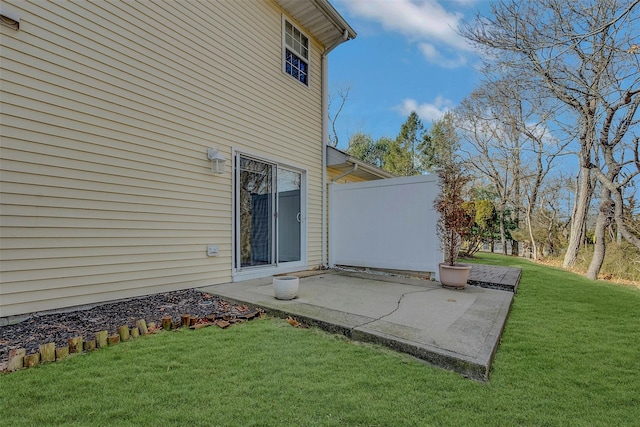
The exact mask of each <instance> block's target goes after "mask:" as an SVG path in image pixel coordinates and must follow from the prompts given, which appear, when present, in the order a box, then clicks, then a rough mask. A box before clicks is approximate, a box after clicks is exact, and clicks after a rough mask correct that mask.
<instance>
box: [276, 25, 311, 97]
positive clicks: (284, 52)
mask: <svg viewBox="0 0 640 427" xmlns="http://www.w3.org/2000/svg"><path fill="white" fill-rule="evenodd" d="M287 23H288V24H290V25H291V26H292V27H293V28H294V29H295V30H297V31H299V32H300V34H301V35H303V36H304V37H306V39H307V46H306V47H307V58H304V57H303V56H302V55H301V54H300V52H298V51H297V50H296V49H295V47H294V46H291V45H289V44H288V43H287ZM287 49H288V50H290V51H291V52H292V53H293V54H294V55H295V56H296V57H297V58H298V59H300V60H301V61H302V62H304V63H305V64H307V82H306V83H304V82H302V81H300V79H298V78H296V77H294V76H292V75H291V74H290V73H288V72H287ZM282 72H283V73H284V74H286V75H287V76H289V77H290V78H292V79H293V80H296V81H297V82H298V83H300V84H301V85H303V86H305V87H310V86H311V37H309V35H308V34H307V33H305V32H304V31H302V30H301V29H300V27H298V26H297V25H296V24H294V23H293V21H292V20H290V19H288V18H287V17H286V16H285V15H282Z"/></svg>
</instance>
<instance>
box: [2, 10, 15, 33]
mask: <svg viewBox="0 0 640 427" xmlns="http://www.w3.org/2000/svg"><path fill="white" fill-rule="evenodd" d="M0 24H2V25H4V26H5V27H9V28H12V29H14V30H16V31H18V30H19V29H20V16H18V14H17V13H15V12H12V11H10V10H7V8H6V7H5V6H3V5H0Z"/></svg>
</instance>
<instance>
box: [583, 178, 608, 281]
mask: <svg viewBox="0 0 640 427" xmlns="http://www.w3.org/2000/svg"><path fill="white" fill-rule="evenodd" d="M600 197H601V198H600V209H599V211H598V219H597V220H596V229H595V232H594V236H593V238H594V240H595V241H594V242H593V258H591V263H590V264H589V269H588V270H587V278H589V279H591V280H597V279H598V273H599V272H600V269H601V268H602V263H603V262H604V256H605V253H606V249H607V243H606V238H605V230H606V228H607V226H608V225H609V224H610V222H611V191H610V190H609V189H607V187H605V186H602V194H601V196H600Z"/></svg>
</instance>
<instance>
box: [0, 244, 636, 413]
mask: <svg viewBox="0 0 640 427" xmlns="http://www.w3.org/2000/svg"><path fill="white" fill-rule="evenodd" d="M475 262H482V263H486V264H497V265H511V266H518V267H522V269H523V276H522V281H521V284H520V287H519V292H518V295H517V296H516V298H515V300H514V304H513V307H512V310H511V314H510V317H509V320H508V323H507V327H506V329H505V331H504V334H503V340H502V343H501V344H500V348H499V350H498V353H497V355H496V358H495V361H494V364H493V368H492V373H491V380H490V382H489V383H487V384H480V383H476V382H473V381H470V380H467V379H464V378H461V377H460V376H459V375H457V374H455V373H452V372H447V371H444V370H441V369H437V368H434V367H431V366H429V365H425V364H423V363H420V362H417V361H415V360H413V359H411V358H409V357H406V356H403V355H400V354H397V353H394V352H392V351H390V350H386V349H383V348H380V347H376V346H371V345H363V344H358V343H354V342H350V341H347V340H346V339H345V338H343V337H339V336H333V335H329V334H326V333H324V332H321V331H319V330H316V329H294V328H292V327H291V326H289V325H288V324H287V323H286V322H284V321H281V320H278V319H268V320H261V321H253V322H249V323H245V324H242V325H237V326H234V327H232V328H230V329H227V330H220V329H217V328H206V329H202V330H199V331H197V332H193V331H177V332H171V333H161V334H158V335H154V336H151V337H144V338H139V339H137V340H135V341H131V342H127V343H122V344H120V345H118V346H114V347H110V348H107V349H105V350H101V351H98V352H95V353H91V354H87V355H82V356H75V357H72V358H70V359H68V360H66V361H64V362H59V363H54V364H49V365H45V366H40V367H37V368H32V369H28V370H23V371H19V372H14V373H11V374H6V375H2V376H0V424H1V425H11V426H22V425H98V426H99V425H130V426H140V425H149V426H155V425H159V426H160V425H161V426H173V425H175V426H183V425H211V426H236V425H239V426H285V425H286V426H315V425H318V426H343V425H353V426H360V425H361V426H404V425H407V426H422V425H492V426H494V425H495V426H500V425H504V426H513V425H540V426H542V425H544V426H556V425H557V426H583V425H584V426H611V425H616V426H625V425H629V426H631V425H638V420H639V419H640V327H639V325H640V291H638V290H636V289H632V288H628V287H624V286H621V285H614V284H609V283H606V282H593V281H589V280H586V279H584V278H582V277H580V276H578V275H575V274H572V273H568V272H565V271H562V270H559V269H554V268H549V267H545V266H541V265H536V264H533V263H530V262H528V261H526V260H521V259H515V258H508V257H501V256H496V255H480V256H479V258H478V259H477V260H476V261H475Z"/></svg>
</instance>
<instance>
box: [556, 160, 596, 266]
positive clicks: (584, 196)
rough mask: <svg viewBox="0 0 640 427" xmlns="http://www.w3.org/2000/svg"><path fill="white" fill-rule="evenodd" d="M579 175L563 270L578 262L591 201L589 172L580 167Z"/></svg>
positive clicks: (591, 189) (591, 191) (591, 190)
mask: <svg viewBox="0 0 640 427" xmlns="http://www.w3.org/2000/svg"><path fill="white" fill-rule="evenodd" d="M580 174H581V175H580V190H579V196H578V198H577V199H576V202H575V210H574V215H573V218H572V219H571V232H570V234H569V246H568V247H567V253H566V254H565V255H564V262H563V263H562V266H563V267H564V268H569V267H571V266H573V265H574V264H575V263H576V261H577V260H578V251H579V250H580V246H581V245H582V238H583V236H584V232H585V228H586V222H587V212H588V210H589V202H590V201H591V195H592V194H593V188H592V186H591V172H590V170H589V169H588V168H585V167H582V168H581V172H580Z"/></svg>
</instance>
